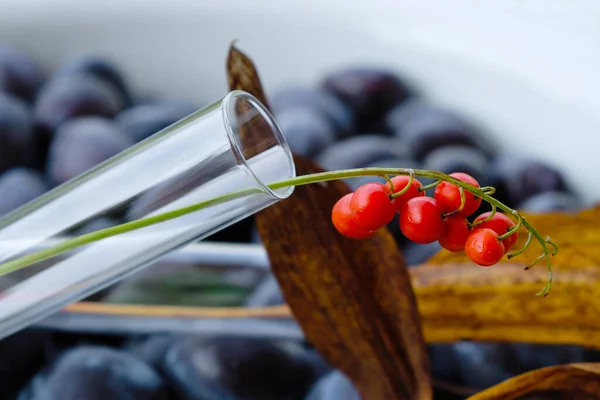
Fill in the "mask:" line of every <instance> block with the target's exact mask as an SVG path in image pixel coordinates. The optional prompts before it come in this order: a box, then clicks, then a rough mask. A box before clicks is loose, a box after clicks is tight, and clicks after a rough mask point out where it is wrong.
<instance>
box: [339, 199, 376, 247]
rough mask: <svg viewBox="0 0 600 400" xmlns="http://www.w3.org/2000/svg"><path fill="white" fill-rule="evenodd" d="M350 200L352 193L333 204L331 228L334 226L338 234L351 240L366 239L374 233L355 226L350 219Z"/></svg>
mask: <svg viewBox="0 0 600 400" xmlns="http://www.w3.org/2000/svg"><path fill="white" fill-rule="evenodd" d="M351 200H352V193H348V194H347V195H345V196H344V197H342V198H341V199H339V200H338V201H337V203H335V205H334V206H333V210H331V222H333V226H335V228H336V229H337V230H338V232H339V233H341V234H342V235H344V236H347V237H349V238H352V239H366V238H368V237H370V236H372V235H373V234H374V233H375V232H373V231H370V230H368V229H363V228H361V227H359V226H358V225H356V223H355V222H354V219H353V218H352V210H351V209H350V201H351Z"/></svg>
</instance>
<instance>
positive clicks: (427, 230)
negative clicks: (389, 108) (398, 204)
mask: <svg viewBox="0 0 600 400" xmlns="http://www.w3.org/2000/svg"><path fill="white" fill-rule="evenodd" d="M400 230H401V231H402V234H404V236H406V237H407V238H408V239H409V240H412V241H413V242H415V243H422V244H426V243H433V242H435V241H436V240H438V239H439V238H440V237H442V235H443V234H444V232H445V231H446V224H445V223H444V220H443V219H442V209H441V208H440V206H439V205H438V203H437V201H436V200H435V199H433V198H431V197H415V198H412V199H410V200H409V201H407V202H406V203H404V204H403V205H402V208H401V209H400Z"/></svg>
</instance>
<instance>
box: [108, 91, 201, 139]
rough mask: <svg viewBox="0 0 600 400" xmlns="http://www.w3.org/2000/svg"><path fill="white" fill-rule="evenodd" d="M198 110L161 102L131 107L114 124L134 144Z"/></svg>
mask: <svg viewBox="0 0 600 400" xmlns="http://www.w3.org/2000/svg"><path fill="white" fill-rule="evenodd" d="M197 110H198V107H197V106H195V105H194V104H191V103H187V102H183V101H179V102H176V101H163V102H157V103H153V104H144V105H138V106H135V107H131V108H128V109H126V110H125V111H123V112H122V113H120V114H119V115H117V117H116V119H115V123H116V124H117V126H119V127H120V128H121V129H122V130H123V132H125V134H126V135H127V136H129V137H130V138H132V139H133V140H134V141H135V142H139V141H141V140H144V139H146V138H148V137H150V136H152V135H154V134H155V133H157V132H158V131H160V130H162V129H164V128H166V127H168V126H169V125H171V124H174V123H175V122H177V121H179V120H181V119H183V118H184V117H187V116H188V115H190V114H192V113H194V112H195V111H197Z"/></svg>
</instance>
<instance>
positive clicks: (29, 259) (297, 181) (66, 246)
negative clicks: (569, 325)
mask: <svg viewBox="0 0 600 400" xmlns="http://www.w3.org/2000/svg"><path fill="white" fill-rule="evenodd" d="M387 175H409V176H411V175H414V176H419V177H422V178H430V179H435V180H436V182H434V183H433V184H431V185H427V186H423V187H421V189H424V188H429V187H434V186H436V185H437V184H439V183H440V182H441V181H446V182H449V183H452V184H455V185H457V186H458V187H460V188H463V189H464V190H466V191H467V192H470V193H472V194H473V195H475V196H477V197H479V198H481V199H482V200H484V201H487V202H488V203H490V204H491V205H492V206H495V207H497V208H499V209H501V210H502V211H504V212H505V213H507V214H509V215H513V216H516V217H518V218H519V219H520V221H521V225H522V226H523V227H525V228H526V229H527V230H528V231H529V232H530V233H531V234H532V235H533V237H535V239H536V240H537V241H538V242H539V243H540V245H541V246H542V249H543V251H544V254H550V250H549V249H548V243H551V242H548V241H547V240H546V239H545V238H543V237H542V236H541V235H540V234H539V232H537V230H535V228H533V227H532V226H531V225H530V224H529V222H528V221H527V219H525V217H523V216H521V215H520V214H519V213H518V212H517V211H515V210H513V209H511V208H510V207H508V206H506V205H505V204H503V203H501V202H500V201H498V200H497V199H495V198H493V197H491V196H490V195H489V194H488V193H486V191H485V190H482V189H481V188H478V187H475V186H473V185H470V184H468V183H465V182H463V181H461V180H459V179H456V178H454V177H452V176H450V175H447V174H444V173H442V172H438V171H430V170H423V169H410V168H358V169H348V170H342V171H332V172H321V173H316V174H310V175H302V176H297V177H294V178H290V179H285V180H282V181H279V182H275V183H272V184H270V185H269V188H270V189H272V190H276V189H282V188H287V187H290V186H301V185H308V184H311V183H319V182H326V181H332V180H339V179H348V178H356V177H361V176H387ZM485 189H488V188H485ZM255 193H260V190H259V189H245V190H240V191H237V192H232V193H228V194H225V195H222V196H219V197H216V198H213V199H210V200H206V201H203V202H200V203H197V204H194V205H191V206H187V207H183V208H180V209H177V210H174V211H169V212H166V213H163V214H158V215H154V216H152V217H147V218H143V219H139V220H136V221H132V222H128V223H125V224H121V225H117V226H113V227H110V228H107V229H102V230H99V231H95V232H91V233H88V234H85V235H82V236H79V237H76V238H73V239H69V240H66V241H64V242H62V243H60V244H58V245H56V246H54V247H51V248H48V249H44V250H40V251H37V252H34V253H31V254H28V255H26V256H23V257H20V258H17V259H14V260H11V261H8V262H6V263H3V264H0V276H2V275H4V274H7V273H9V272H12V271H15V270H17V269H20V268H23V267H27V266H29V265H32V264H35V263H37V262H40V261H43V260H46V259H48V258H51V257H53V256H56V255H59V254H61V253H64V252H66V251H69V250H72V249H74V248H77V247H80V246H83V245H86V244H89V243H92V242H95V241H97V240H101V239H105V238H108V237H111V236H117V235H120V234H123V233H126V232H130V231H133V230H136V229H140V228H144V227H147V226H150V225H154V224H158V223H161V222H165V221H168V220H171V219H175V218H179V217H181V216H184V215H186V214H190V213H192V212H195V211H198V210H201V209H203V208H207V207H210V206H214V205H217V204H220V203H223V202H226V201H230V200H233V199H237V198H240V197H244V196H248V195H251V194H255ZM551 245H553V243H552V244H551ZM548 260H550V257H548ZM551 284H552V266H551V265H550V262H549V261H548V284H547V285H546V286H545V287H544V289H542V291H541V292H540V293H538V294H543V295H547V294H548V291H549V290H550V285H551Z"/></svg>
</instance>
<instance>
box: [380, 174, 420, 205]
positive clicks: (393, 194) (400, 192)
mask: <svg viewBox="0 0 600 400" xmlns="http://www.w3.org/2000/svg"><path fill="white" fill-rule="evenodd" d="M386 176H387V175H386ZM414 179H415V174H410V177H409V178H408V183H407V184H406V186H404V187H403V188H402V190H401V191H399V192H398V193H394V190H393V189H392V195H391V196H390V198H391V199H392V200H393V199H395V198H396V197H400V196H402V195H403V194H404V193H406V192H408V189H410V187H411V186H412V184H413V181H414Z"/></svg>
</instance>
